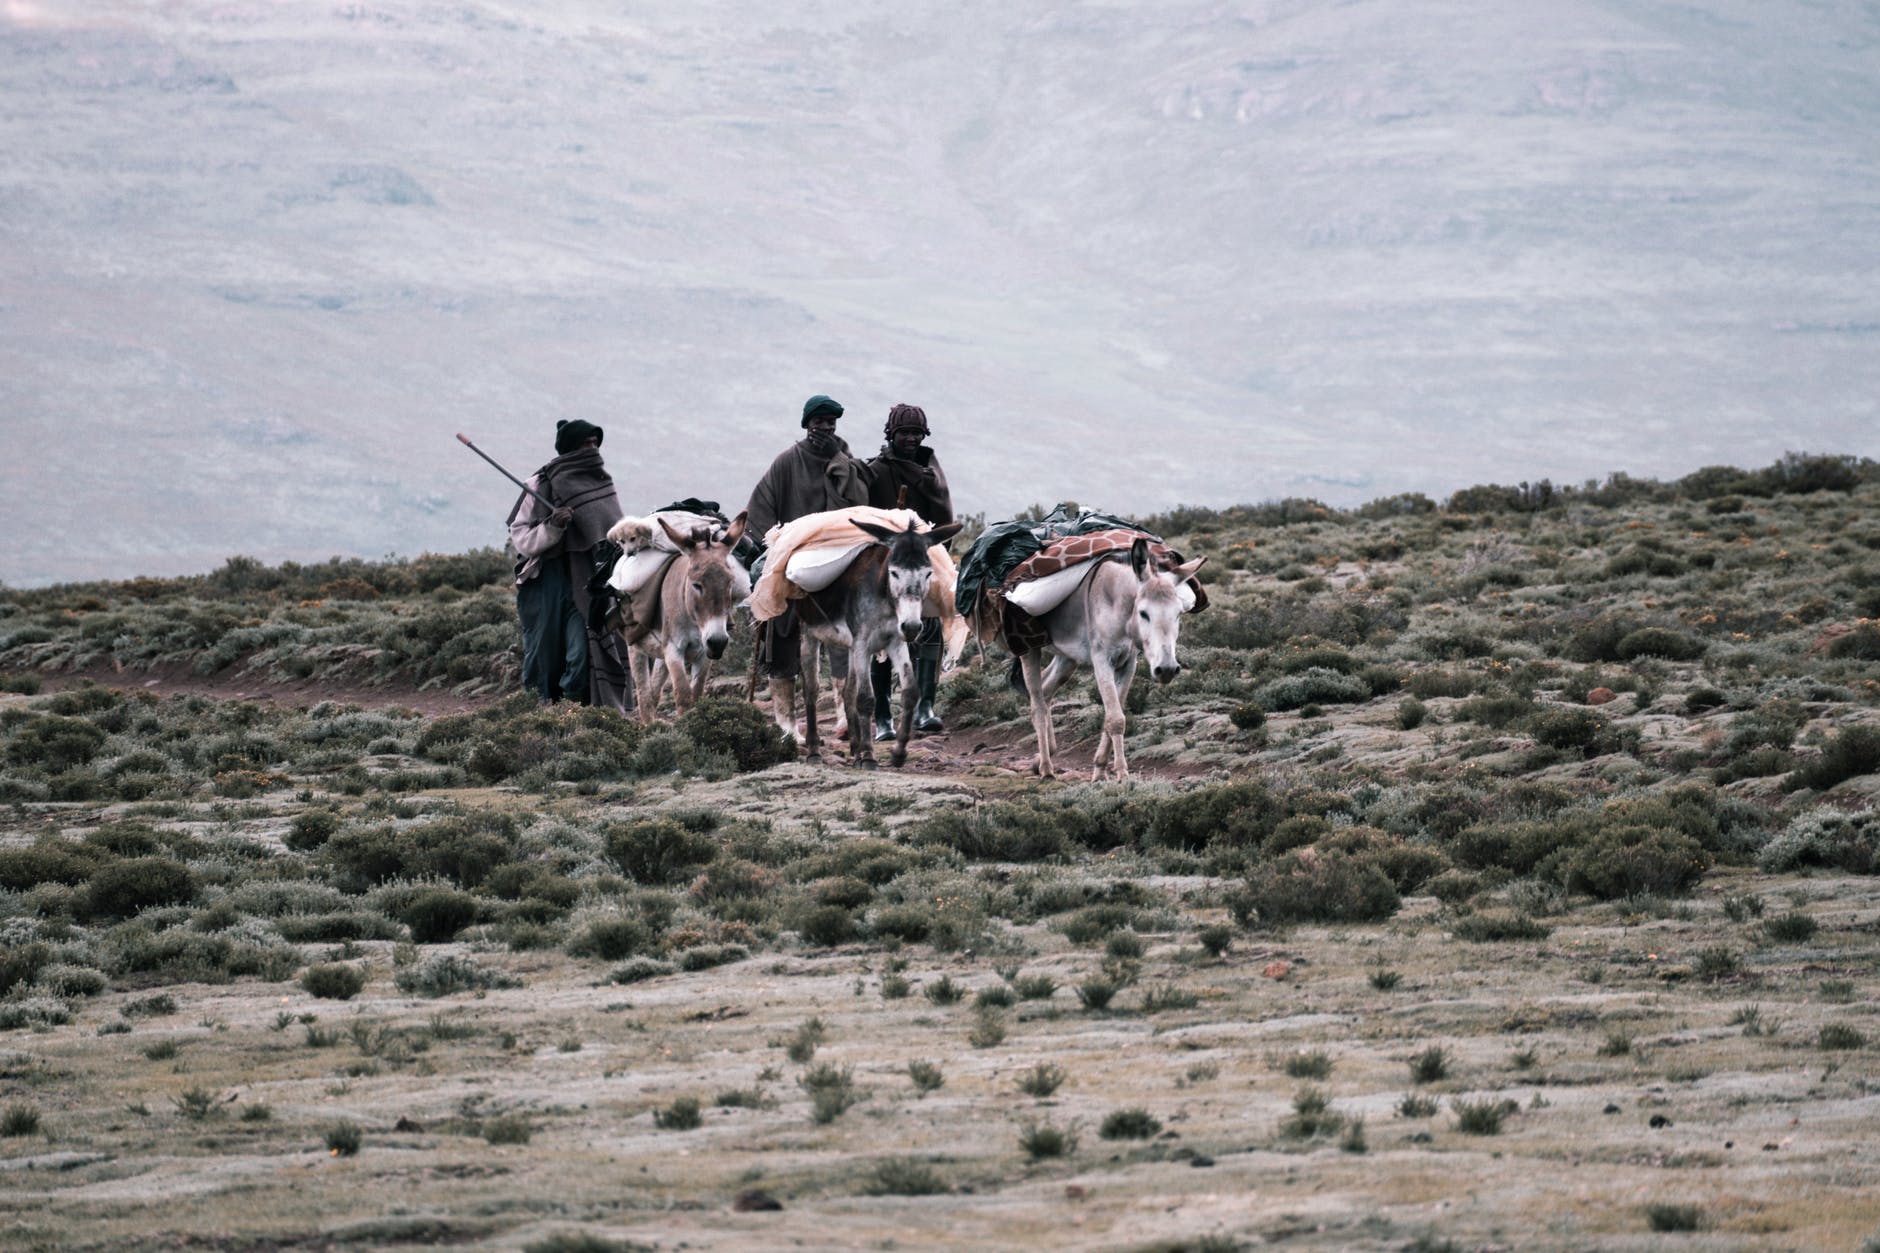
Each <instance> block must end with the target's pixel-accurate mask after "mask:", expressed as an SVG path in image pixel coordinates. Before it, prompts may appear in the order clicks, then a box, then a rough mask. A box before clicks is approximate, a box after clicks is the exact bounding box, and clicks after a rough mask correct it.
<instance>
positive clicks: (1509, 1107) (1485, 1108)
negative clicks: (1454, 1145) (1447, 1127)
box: [1449, 1099, 1516, 1136]
mask: <svg viewBox="0 0 1880 1253" xmlns="http://www.w3.org/2000/svg"><path fill="white" fill-rule="evenodd" d="M1449 1108H1450V1110H1451V1112H1453V1113H1454V1114H1455V1116H1456V1130H1457V1131H1460V1132H1461V1133H1462V1134H1464V1135H1469V1136H1498V1135H1500V1134H1501V1124H1502V1122H1503V1120H1504V1119H1506V1118H1507V1117H1508V1115H1509V1114H1511V1113H1513V1112H1514V1110H1515V1108H1516V1106H1515V1105H1514V1104H1513V1102H1510V1101H1493V1100H1487V1099H1483V1100H1479V1101H1452V1102H1451V1103H1450V1106H1449Z"/></svg>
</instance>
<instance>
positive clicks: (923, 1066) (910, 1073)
mask: <svg viewBox="0 0 1880 1253" xmlns="http://www.w3.org/2000/svg"><path fill="white" fill-rule="evenodd" d="M907 1077H908V1079H909V1080H910V1081H911V1082H912V1083H913V1085H914V1090H915V1091H916V1092H919V1093H920V1094H921V1095H923V1096H924V1095H926V1094H927V1093H929V1092H938V1091H939V1090H940V1089H941V1087H942V1086H944V1085H945V1083H946V1081H947V1079H946V1075H944V1074H942V1073H941V1070H940V1067H939V1066H938V1065H937V1064H936V1063H934V1062H930V1061H922V1060H915V1061H911V1062H909V1063H908V1064H907Z"/></svg>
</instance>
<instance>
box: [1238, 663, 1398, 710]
mask: <svg viewBox="0 0 1880 1253" xmlns="http://www.w3.org/2000/svg"><path fill="white" fill-rule="evenodd" d="M1370 699H1371V687H1370V685H1369V684H1368V683H1366V682H1365V681H1364V680H1363V679H1362V678H1360V677H1358V676H1356V675H1350V674H1342V673H1340V672H1339V671H1337V670H1332V669H1329V668H1327V667H1324V666H1314V667H1312V668H1311V669H1309V670H1306V671H1303V672H1301V673H1299V674H1292V675H1287V676H1286V677H1284V678H1280V679H1275V680H1273V681H1272V682H1271V683H1267V684H1265V685H1263V686H1261V687H1260V688H1259V689H1258V690H1256V691H1255V692H1254V700H1256V701H1257V702H1259V704H1260V705H1261V706H1263V707H1264V708H1266V709H1277V710H1285V709H1298V708H1300V707H1301V706H1303V705H1316V704H1325V705H1350V704H1358V703H1362V702H1364V701H1367V700H1370Z"/></svg>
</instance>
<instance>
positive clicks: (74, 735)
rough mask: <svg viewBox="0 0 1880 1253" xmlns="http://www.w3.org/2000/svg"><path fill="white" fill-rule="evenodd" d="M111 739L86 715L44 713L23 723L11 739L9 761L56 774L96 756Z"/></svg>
mask: <svg viewBox="0 0 1880 1253" xmlns="http://www.w3.org/2000/svg"><path fill="white" fill-rule="evenodd" d="M106 738H108V737H107V736H106V734H105V733H104V731H102V730H100V729H99V728H98V727H96V726H94V725H93V724H91V723H90V722H87V721H86V720H85V719H83V718H62V717H60V716H58V715H57V714H43V715H41V716H39V717H37V718H33V719H31V720H30V721H27V722H25V723H22V724H20V725H19V726H18V728H17V729H16V730H15V731H14V732H13V735H12V738H11V739H10V740H8V742H7V761H8V762H10V763H12V764H13V765H16V766H27V767H37V768H40V769H43V770H46V771H48V772H53V773H56V772H58V771H62V770H70V769H72V768H73V767H75V766H82V765H84V764H85V763H86V762H89V761H90V760H91V759H92V758H94V757H96V756H97V755H98V754H99V752H100V751H102V750H103V748H104V742H105V740H106Z"/></svg>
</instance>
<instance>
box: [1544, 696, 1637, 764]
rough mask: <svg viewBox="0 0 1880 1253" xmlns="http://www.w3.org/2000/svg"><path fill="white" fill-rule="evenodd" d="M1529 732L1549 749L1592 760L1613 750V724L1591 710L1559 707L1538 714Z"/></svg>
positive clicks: (1602, 715)
mask: <svg viewBox="0 0 1880 1253" xmlns="http://www.w3.org/2000/svg"><path fill="white" fill-rule="evenodd" d="M1528 731H1529V733H1530V734H1532V735H1533V736H1534V739H1535V741H1536V742H1537V743H1540V744H1544V745H1546V746H1547V747H1548V748H1559V749H1569V750H1573V751H1576V752H1578V753H1580V754H1581V755H1583V756H1587V757H1592V756H1596V755H1598V754H1600V753H1606V752H1610V751H1612V749H1613V748H1614V747H1616V745H1615V744H1614V741H1613V735H1612V724H1611V723H1609V722H1608V721H1607V720H1606V716H1605V715H1604V714H1601V713H1596V712H1594V711H1593V710H1591V709H1580V708H1573V707H1567V708H1556V709H1543V710H1540V711H1538V712H1537V713H1535V715H1534V716H1533V718H1532V719H1531V720H1530V721H1529V723H1528Z"/></svg>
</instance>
